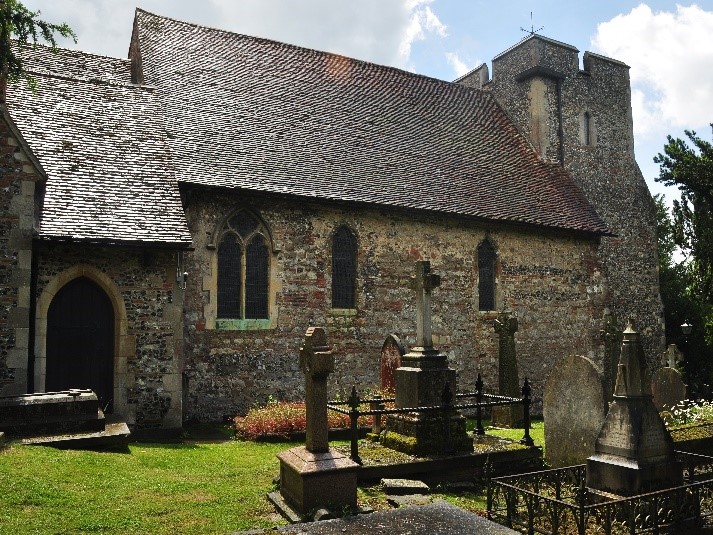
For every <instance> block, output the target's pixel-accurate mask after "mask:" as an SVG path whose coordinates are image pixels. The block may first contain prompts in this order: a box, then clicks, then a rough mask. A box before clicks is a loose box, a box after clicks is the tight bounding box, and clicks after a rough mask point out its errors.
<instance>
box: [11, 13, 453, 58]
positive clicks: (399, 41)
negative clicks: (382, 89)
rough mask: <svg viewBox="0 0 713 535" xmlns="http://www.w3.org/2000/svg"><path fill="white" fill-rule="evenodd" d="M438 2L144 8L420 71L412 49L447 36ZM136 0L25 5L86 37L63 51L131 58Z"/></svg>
mask: <svg viewBox="0 0 713 535" xmlns="http://www.w3.org/2000/svg"><path fill="white" fill-rule="evenodd" d="M432 2H433V0H389V1H384V0H358V1H343V2H337V1H334V0H301V1H300V2H295V1H294V0H241V1H240V2H236V1H234V0H204V1H203V2H195V1H194V0H142V1H141V2H140V6H141V8H142V9H145V10H147V11H151V12H153V13H156V14H159V15H164V16H167V17H171V18H175V19H179V20H184V21H187V22H194V23H197V24H202V25H206V26H212V27H215V28H221V29H225V30H229V31H234V32H237V33H245V34H248V35H255V36H259V37H265V38H268V39H275V40H277V41H282V42H287V43H291V44H295V45H299V46H305V47H308V48H315V49H318V50H326V51H329V52H334V53H337V54H344V55H346V56H350V57H355V58H359V59H363V60H366V61H371V62H375V63H380V64H384V65H392V66H395V67H400V68H404V69H412V68H413V67H412V62H411V47H412V45H413V43H414V42H416V41H421V40H424V39H426V38H428V37H430V36H435V37H437V38H440V37H445V36H446V35H447V30H446V26H445V25H444V24H443V23H442V22H441V21H440V20H439V19H438V17H437V16H436V14H435V13H434V12H433V11H432V10H431V8H430V6H429V4H431V3H432ZM136 4H137V2H136V0H62V1H61V2H58V1H57V0H25V5H27V7H28V8H29V9H33V10H37V9H40V10H41V11H42V18H43V19H45V20H48V21H51V22H67V23H69V25H70V26H71V27H72V28H73V29H74V30H75V32H76V33H77V35H78V37H79V42H78V44H77V45H72V44H71V43H67V42H64V43H62V46H67V47H70V48H79V49H81V50H84V51H87V52H93V53H97V54H104V55H109V56H117V57H126V55H127V51H128V48H129V39H130V38H131V30H132V21H133V17H134V9H135V6H136Z"/></svg>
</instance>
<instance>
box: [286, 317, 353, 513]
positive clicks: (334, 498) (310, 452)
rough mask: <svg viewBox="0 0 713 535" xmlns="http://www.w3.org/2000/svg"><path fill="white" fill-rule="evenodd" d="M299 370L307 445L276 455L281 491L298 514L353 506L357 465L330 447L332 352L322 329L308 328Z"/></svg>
mask: <svg viewBox="0 0 713 535" xmlns="http://www.w3.org/2000/svg"><path fill="white" fill-rule="evenodd" d="M300 369H301V370H302V371H303V372H304V374H305V393H306V398H305V405H306V416H307V433H306V444H305V446H302V447H297V448H292V449H290V450H287V451H283V452H281V453H279V454H278V455H277V458H278V459H279V460H280V494H281V495H282V498H284V500H285V501H286V502H287V503H288V504H289V505H290V506H292V507H293V508H295V510H297V511H298V512H299V513H300V514H306V513H307V512H308V511H313V510H317V509H320V508H322V507H324V506H330V507H331V506H337V507H340V508H343V507H347V508H351V509H355V508H356V505H357V473H356V471H357V468H358V467H359V465H358V464H356V463H355V462H353V461H352V460H351V459H349V458H347V457H345V456H344V455H342V454H341V453H339V452H337V451H335V450H333V449H331V448H330V447H329V439H328V434H329V426H328V424H327V377H328V376H329V374H330V373H332V372H333V371H334V355H332V351H331V349H330V347H329V346H328V345H327V335H326V333H325V332H324V329H322V328H321V327H310V328H309V329H307V333H306V334H305V342H304V346H303V347H302V348H301V349H300ZM274 501H275V500H273V502H274Z"/></svg>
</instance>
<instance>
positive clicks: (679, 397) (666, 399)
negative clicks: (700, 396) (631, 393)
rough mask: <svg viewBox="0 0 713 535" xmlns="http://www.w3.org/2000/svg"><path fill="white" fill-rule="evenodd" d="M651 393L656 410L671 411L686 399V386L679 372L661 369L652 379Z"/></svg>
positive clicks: (672, 369)
mask: <svg viewBox="0 0 713 535" xmlns="http://www.w3.org/2000/svg"><path fill="white" fill-rule="evenodd" d="M674 347H675V346H674ZM651 392H652V394H653V396H654V405H655V406H656V410H658V411H659V412H661V411H663V410H671V408H672V407H673V406H674V405H677V404H678V403H680V402H681V401H683V400H684V399H686V384H685V383H684V382H683V379H682V378H681V373H680V372H679V371H678V370H676V369H674V368H659V369H658V370H656V371H655V372H654V375H653V377H652V378H651Z"/></svg>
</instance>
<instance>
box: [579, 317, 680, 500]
mask: <svg viewBox="0 0 713 535" xmlns="http://www.w3.org/2000/svg"><path fill="white" fill-rule="evenodd" d="M594 452H595V453H594V455H592V456H591V457H590V458H589V459H588V460H587V476H586V478H587V479H586V484H587V487H589V488H590V489H591V490H592V491H593V492H594V493H599V494H603V495H607V496H611V495H612V494H613V495H615V496H634V495H638V494H644V493H647V492H654V491H657V490H662V489H667V488H671V487H676V486H679V485H681V484H682V483H683V469H682V465H681V462H680V461H677V460H676V458H675V456H674V451H673V440H672V439H671V435H670V434H669V432H668V430H667V429H666V427H665V426H664V423H663V420H661V417H660V416H659V412H658V411H657V410H656V407H655V406H654V402H653V396H652V394H651V378H650V376H649V371H648V368H647V366H646V357H645V355H644V349H643V347H642V345H641V340H640V338H639V333H637V332H636V331H634V329H633V327H632V325H631V323H630V324H629V325H628V326H627V328H626V330H625V331H624V333H623V336H622V343H621V356H620V358H619V366H618V369H617V377H616V385H615V387H614V401H613V403H612V404H611V406H610V407H609V412H608V413H607V417H606V419H605V420H604V424H603V425H602V429H601V431H600V432H599V436H598V437H597V441H596V443H595V446H594Z"/></svg>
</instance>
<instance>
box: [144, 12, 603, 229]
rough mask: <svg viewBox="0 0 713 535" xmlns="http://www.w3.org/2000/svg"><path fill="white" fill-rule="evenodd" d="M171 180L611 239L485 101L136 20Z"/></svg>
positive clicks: (314, 55)
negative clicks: (159, 109)
mask: <svg viewBox="0 0 713 535" xmlns="http://www.w3.org/2000/svg"><path fill="white" fill-rule="evenodd" d="M134 39H137V40H138V44H139V47H138V50H139V52H140V56H141V61H142V72H143V77H144V82H145V83H148V84H151V85H154V86H156V88H157V90H156V94H157V95H158V96H159V98H160V99H161V100H162V102H163V104H164V114H165V121H166V123H165V126H166V130H167V137H168V143H169V144H170V146H171V150H172V156H173V161H174V163H175V166H176V170H177V179H178V180H179V182H182V183H186V184H193V185H200V186H213V187H222V188H232V189H240V190H250V191H260V192H268V193H279V194H287V195H291V196H297V197H300V198H305V199H319V200H327V201H341V202H348V203H365V204H368V205H374V206H380V207H388V206H391V207H396V208H403V209H417V210H425V211H431V212H435V213H441V214H453V215H459V216H468V217H472V218H476V219H480V220H489V221H500V222H511V223H515V224H524V225H535V226H539V227H549V228H556V229H565V230H570V231H577V232H584V233H589V234H603V233H607V232H608V231H607V228H606V225H605V224H604V223H603V222H602V220H601V219H600V218H599V216H598V215H597V214H596V212H595V211H594V209H593V208H592V207H591V205H590V204H589V203H588V202H587V200H586V199H585V197H584V195H583V194H582V192H581V191H580V190H579V188H578V187H577V186H576V185H575V184H574V182H573V181H572V179H571V178H570V176H569V175H568V174H567V173H566V172H565V171H564V170H563V169H562V168H561V167H560V166H558V165H554V164H551V163H546V162H543V161H542V160H540V159H539V157H538V156H537V154H536V152H535V150H534V149H533V148H532V146H531V145H530V144H529V143H528V142H527V140H526V139H525V138H523V137H522V136H521V135H520V133H519V132H518V131H517V129H516V128H515V126H514V125H513V124H512V122H511V121H510V120H509V119H508V117H507V115H506V114H505V112H504V111H503V110H502V109H501V108H500V106H499V105H498V104H497V102H496V101H495V99H494V97H493V96H492V95H491V94H490V93H489V92H487V91H482V90H476V89H471V88H467V87H463V86H460V85H458V84H454V83H450V82H444V81H440V80H436V79H432V78H428V77H425V76H420V75H416V74H412V73H409V72H405V71H402V70H399V69H395V68H391V67H384V66H380V65H375V64H372V63H366V62H363V61H359V60H354V59H350V58H346V57H343V56H338V55H334V54H329V53H325V52H319V51H315V50H309V49H305V48H300V47H296V46H292V45H287V44H283V43H278V42H274V41H270V40H266V39H260V38H255V37H248V36H244V35H239V34H235V33H230V32H226V31H222V30H216V29H212V28H206V27H202V26H198V25H195V24H189V23H184V22H180V21H176V20H172V19H168V18H164V17H160V16H157V15H153V14H151V13H148V12H146V11H143V10H140V9H139V10H137V12H136V21H135V26H134Z"/></svg>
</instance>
